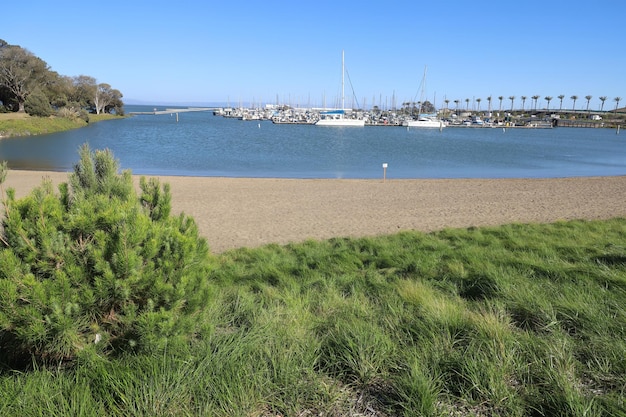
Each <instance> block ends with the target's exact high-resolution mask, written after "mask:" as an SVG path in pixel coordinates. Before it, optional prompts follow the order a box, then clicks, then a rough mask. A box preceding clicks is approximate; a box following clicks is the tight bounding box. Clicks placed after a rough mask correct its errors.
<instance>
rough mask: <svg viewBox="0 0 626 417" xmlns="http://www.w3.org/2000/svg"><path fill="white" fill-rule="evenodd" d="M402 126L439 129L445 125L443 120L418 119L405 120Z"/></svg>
mask: <svg viewBox="0 0 626 417" xmlns="http://www.w3.org/2000/svg"><path fill="white" fill-rule="evenodd" d="M402 126H405V127H420V128H432V129H440V128H442V127H445V126H446V124H445V123H444V122H443V120H440V119H434V118H430V117H420V118H419V119H417V120H405V121H404V122H402Z"/></svg>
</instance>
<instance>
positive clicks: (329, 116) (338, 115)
mask: <svg viewBox="0 0 626 417" xmlns="http://www.w3.org/2000/svg"><path fill="white" fill-rule="evenodd" d="M344 75H345V65H344V51H341V109H338V110H331V111H323V112H320V119H319V120H318V121H317V122H315V126H337V127H339V126H355V127H361V126H365V120H364V119H355V118H348V117H346V110H345V96H344Z"/></svg>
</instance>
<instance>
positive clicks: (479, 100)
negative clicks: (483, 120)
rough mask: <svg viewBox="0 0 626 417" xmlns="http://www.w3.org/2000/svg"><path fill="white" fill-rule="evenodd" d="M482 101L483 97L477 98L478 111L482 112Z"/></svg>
mask: <svg viewBox="0 0 626 417" xmlns="http://www.w3.org/2000/svg"><path fill="white" fill-rule="evenodd" d="M481 101H482V99H481V98H477V99H476V103H477V104H478V111H479V112H480V102H481Z"/></svg>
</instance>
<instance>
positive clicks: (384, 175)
mask: <svg viewBox="0 0 626 417" xmlns="http://www.w3.org/2000/svg"><path fill="white" fill-rule="evenodd" d="M386 179H387V163H386V162H385V163H384V164H383V182H385V180H386Z"/></svg>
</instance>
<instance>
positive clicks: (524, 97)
mask: <svg viewBox="0 0 626 417" xmlns="http://www.w3.org/2000/svg"><path fill="white" fill-rule="evenodd" d="M526 98H527V97H526V96H522V97H521V99H522V113H524V103H526Z"/></svg>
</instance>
